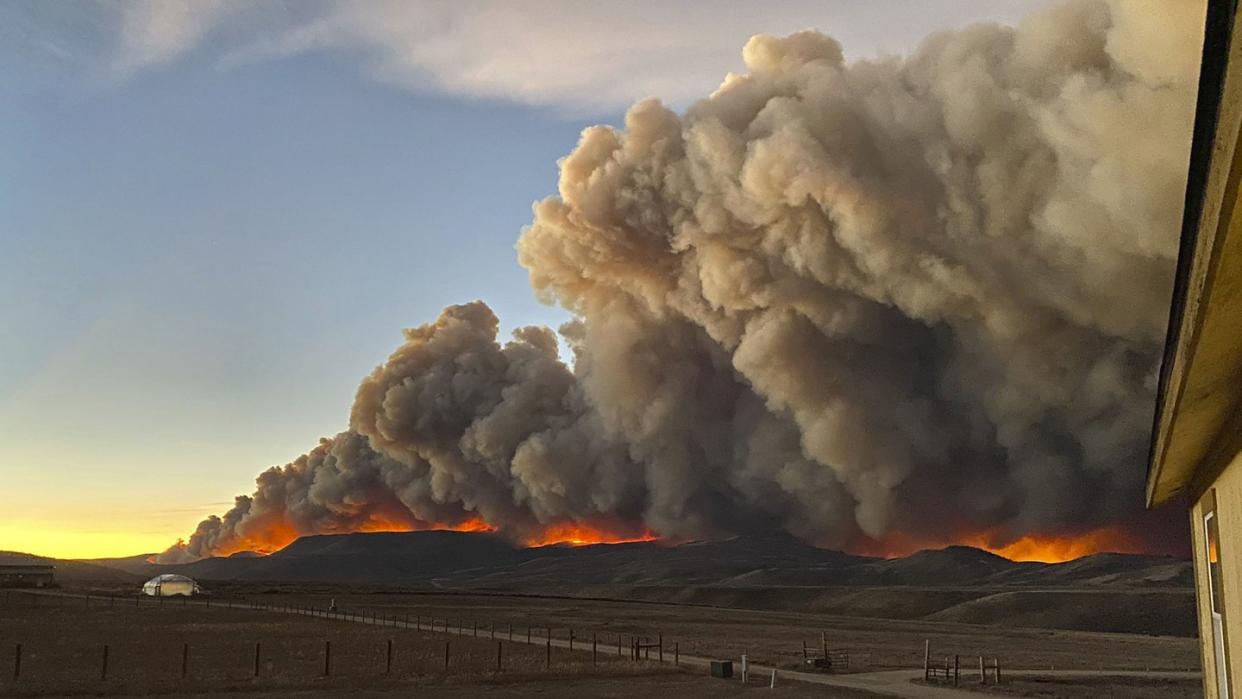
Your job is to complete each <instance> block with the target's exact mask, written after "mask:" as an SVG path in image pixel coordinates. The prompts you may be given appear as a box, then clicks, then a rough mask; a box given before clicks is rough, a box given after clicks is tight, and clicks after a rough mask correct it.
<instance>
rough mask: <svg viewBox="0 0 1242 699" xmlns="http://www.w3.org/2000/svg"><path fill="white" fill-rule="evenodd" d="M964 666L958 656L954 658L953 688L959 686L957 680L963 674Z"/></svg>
mask: <svg viewBox="0 0 1242 699" xmlns="http://www.w3.org/2000/svg"><path fill="white" fill-rule="evenodd" d="M961 670H962V666H961V664H960V663H959V661H958V656H956V655H955V656H953V686H954V687H956V686H957V678H958V677H959V675H960V674H961Z"/></svg>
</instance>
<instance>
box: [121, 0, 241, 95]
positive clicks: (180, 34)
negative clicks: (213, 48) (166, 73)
mask: <svg viewBox="0 0 1242 699" xmlns="http://www.w3.org/2000/svg"><path fill="white" fill-rule="evenodd" d="M118 7H119V10H120V27H119V31H118V42H117V49H116V55H115V56H114V57H113V59H112V61H111V68H112V70H113V72H114V73H116V74H119V75H122V76H124V75H129V74H131V73H133V72H135V71H137V70H140V69H142V68H145V67H148V66H152V65H156V64H160V63H167V62H169V61H172V60H174V59H176V58H178V57H180V56H181V55H182V54H184V53H186V52H187V51H190V50H192V49H194V48H195V47H196V46H198V45H199V44H200V43H201V42H202V40H203V38H204V37H205V36H207V35H208V34H209V33H210V32H211V31H212V30H213V29H214V28H215V27H216V26H218V25H219V24H220V23H221V22H222V21H224V20H225V19H226V18H227V17H228V15H229V14H230V13H235V12H237V11H238V10H240V9H242V8H243V6H242V5H241V4H240V3H238V2H235V1H233V0H128V1H127V2H125V3H122V4H121V5H119V6H118Z"/></svg>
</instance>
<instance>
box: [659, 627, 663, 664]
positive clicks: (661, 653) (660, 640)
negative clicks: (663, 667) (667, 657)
mask: <svg viewBox="0 0 1242 699" xmlns="http://www.w3.org/2000/svg"><path fill="white" fill-rule="evenodd" d="M658 638H659V642H660V646H659V659H660V662H664V632H663V631H661V632H660V635H659V637H658Z"/></svg>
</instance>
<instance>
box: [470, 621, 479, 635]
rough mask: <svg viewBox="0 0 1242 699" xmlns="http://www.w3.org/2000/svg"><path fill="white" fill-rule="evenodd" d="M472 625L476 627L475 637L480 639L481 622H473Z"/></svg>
mask: <svg viewBox="0 0 1242 699" xmlns="http://www.w3.org/2000/svg"><path fill="white" fill-rule="evenodd" d="M471 625H472V626H474V637H475V638H478V637H479V622H477V621H475V622H471Z"/></svg>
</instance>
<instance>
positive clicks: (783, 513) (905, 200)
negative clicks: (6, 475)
mask: <svg viewBox="0 0 1242 699" xmlns="http://www.w3.org/2000/svg"><path fill="white" fill-rule="evenodd" d="M1202 23H1203V8H1202V7H1200V6H1198V5H1197V4H1196V3H1193V2H1185V3H1181V2H1178V3H1165V2H1152V3H1140V2H1130V1H1127V2H1117V3H1108V2H1103V1H1097V0H1091V1H1083V2H1070V3H1067V4H1063V5H1059V6H1057V7H1055V8H1052V9H1051V10H1048V11H1045V12H1043V13H1041V14H1039V15H1036V16H1033V17H1031V18H1030V19H1028V20H1027V21H1026V22H1024V23H1023V24H1022V25H1021V26H1020V27H1018V28H1017V29H1016V30H1015V29H1011V28H1006V27H1001V26H993V25H982V26H974V27H969V28H967V29H964V30H962V31H957V32H951V33H944V34H937V35H934V36H932V37H930V38H928V39H927V40H926V42H925V43H924V44H923V45H922V46H921V47H920V48H919V49H918V51H917V52H915V53H914V54H913V55H911V56H909V57H905V58H897V57H892V58H885V59H881V60H876V61H859V62H856V63H852V64H847V63H845V62H844V61H843V59H842V52H841V48H840V46H839V45H838V44H837V43H836V42H835V41H834V40H832V39H831V38H829V37H827V36H824V35H823V34H819V33H815V32H802V33H798V34H795V35H792V36H789V37H786V38H774V37H770V36H756V37H754V38H752V39H751V40H750V41H749V42H748V43H747V45H746V47H745V50H744V53H743V55H744V58H745V61H746V65H747V68H748V71H749V72H748V73H747V74H745V75H730V76H728V77H727V78H726V79H725V82H724V84H723V85H722V86H721V87H720V89H719V90H717V91H716V92H715V93H714V94H713V95H711V96H710V97H708V98H707V99H704V100H702V101H700V102H699V103H697V104H695V105H694V106H692V107H691V108H690V109H689V110H688V111H687V112H686V113H685V114H683V115H678V114H676V113H674V112H672V111H670V110H668V109H666V108H665V107H663V106H661V104H660V103H658V102H656V101H645V102H641V103H639V104H637V105H635V106H634V107H633V108H632V109H630V111H629V113H628V114H627V115H626V122H625V128H624V129H621V130H617V129H612V128H607V127H595V128H591V129H588V130H586V131H585V132H584V133H583V135H582V139H581V142H580V143H579V144H578V147H577V148H576V149H575V150H574V152H573V153H572V154H570V156H569V157H568V158H566V159H565V160H564V161H563V162H562V164H561V177H560V186H559V189H560V195H559V196H558V197H553V198H549V199H546V200H544V201H542V202H540V203H538V204H537V205H536V206H535V218H534V222H533V223H532V224H531V226H530V227H529V228H527V229H526V230H525V231H524V232H523V234H522V237H521V239H520V241H519V243H518V251H519V260H520V262H521V264H522V265H523V266H525V267H526V268H527V269H528V270H529V272H530V277H531V281H532V284H533V286H534V288H535V290H536V293H538V294H539V296H540V297H541V298H543V299H546V300H548V301H551V302H556V303H560V304H561V305H563V306H564V307H565V308H567V309H568V310H569V311H571V312H572V313H573V314H574V316H575V317H576V318H577V320H575V321H574V322H573V323H570V324H569V325H567V326H565V327H563V328H562V329H561V334H562V336H563V338H564V340H565V341H567V342H568V343H569V346H570V348H571V349H572V352H573V355H574V357H575V361H574V363H573V366H572V368H569V367H567V366H566V365H565V364H563V363H562V362H561V361H560V360H559V359H558V355H557V337H556V335H555V334H554V333H553V332H552V331H550V330H548V329H546V328H523V329H521V330H519V331H517V332H516V333H515V337H514V339H513V340H512V341H510V342H508V343H506V344H500V343H499V342H498V341H497V337H496V336H497V326H498V322H497V319H496V317H495V316H494V315H493V314H492V313H491V311H490V310H489V309H488V308H487V307H486V306H485V305H483V304H482V303H480V302H475V303H472V304H466V305H463V306H454V307H451V308H449V309H447V310H445V311H444V313H443V314H442V315H441V317H440V318H439V320H437V321H436V322H435V323H434V324H431V325H425V326H421V327H419V328H416V329H414V330H409V331H407V332H406V342H405V344H404V345H402V346H401V347H400V348H399V349H398V350H397V351H396V352H395V353H394V354H393V355H392V356H391V357H390V358H389V360H388V362H387V363H385V364H384V365H383V366H381V367H379V368H377V369H376V370H375V372H374V373H373V374H372V375H371V376H370V377H368V378H366V379H365V380H364V381H363V383H362V386H361V387H360V388H359V390H358V396H357V399H356V401H355V403H354V406H353V410H352V414H351V420H350V431H347V432H344V433H342V434H340V435H337V436H336V437H334V438H333V439H331V440H325V441H324V442H323V443H322V444H321V445H320V446H319V447H318V448H316V449H315V450H314V451H312V452H311V453H309V454H308V455H306V456H303V457H301V458H299V459H298V460H297V461H294V462H293V463H291V464H289V465H287V466H284V467H281V468H274V469H272V470H269V471H267V472H266V473H264V474H263V475H262V476H260V478H259V486H258V490H257V492H256V493H255V494H254V495H253V496H251V497H243V498H239V499H238V502H237V506H236V507H235V508H234V509H233V510H231V511H230V512H228V513H227V514H226V515H224V517H223V518H211V519H208V520H207V521H205V522H203V523H202V524H201V525H200V526H199V529H198V531H197V532H195V534H194V535H193V536H192V537H191V538H190V540H189V541H188V542H187V544H185V545H184V546H180V547H176V548H174V549H170V551H169V552H168V553H167V554H166V558H167V559H169V560H173V559H179V558H182V557H186V556H189V557H197V556H202V555H207V554H210V553H213V552H222V551H230V550H236V549H238V548H242V547H244V544H247V543H250V544H252V543H254V542H256V541H260V542H261V541H264V540H266V539H265V538H264V537H268V538H269V539H270V538H280V535H279V534H277V535H272V534H271V532H272V531H277V532H282V531H283V532H289V531H292V532H295V533H310V532H325V531H345V530H352V529H359V528H366V527H367V526H373V525H375V523H377V522H398V523H403V524H405V525H408V526H412V527H416V526H424V525H427V524H430V523H442V524H455V523H461V522H464V521H469V520H472V519H476V518H480V517H481V518H482V519H483V520H486V521H487V522H488V523H490V524H492V525H494V526H496V527H498V528H499V529H500V530H501V531H502V532H504V533H507V534H509V535H511V536H513V537H514V538H517V539H523V538H526V537H528V536H530V535H531V533H533V532H538V531H539V530H540V529H541V528H542V527H545V526H547V525H548V524H555V523H565V522H587V523H597V524H598V523H604V524H605V525H606V526H607V528H609V529H610V530H614V531H619V532H623V533H624V532H628V533H634V532H639V531H642V530H644V529H650V530H651V531H653V532H656V533H658V534H660V535H664V536H672V537H691V536H710V535H718V534H725V533H730V532H738V531H754V530H777V529H783V530H787V531H790V532H793V533H795V534H797V535H799V536H802V537H806V538H808V539H810V540H813V541H815V542H817V543H821V544H827V545H846V546H848V545H851V544H855V543H857V542H859V541H865V540H866V538H867V537H872V538H879V537H883V536H885V535H886V534H888V533H891V532H893V531H896V532H914V533H917V535H918V536H919V537H921V538H924V539H935V538H937V537H941V538H951V537H952V536H954V535H955V533H958V532H963V531H973V532H977V531H990V532H997V531H1000V532H1005V533H1008V534H1009V535H1019V534H1022V533H1026V532H1031V531H1040V532H1064V531H1073V530H1079V529H1084V528H1088V527H1091V526H1096V525H1101V524H1107V523H1109V522H1113V521H1116V520H1118V519H1119V518H1124V517H1126V516H1127V515H1129V514H1131V513H1133V512H1134V511H1136V510H1138V509H1140V508H1141V496H1140V494H1141V490H1142V480H1143V476H1144V467H1143V464H1144V459H1145V449H1146V442H1147V438H1148V433H1149V429H1150V424H1151V416H1152V409H1153V400H1154V387H1155V375H1156V370H1157V364H1158V354H1159V348H1160V346H1161V343H1162V339H1163V332H1164V326H1165V321H1166V309H1167V306H1168V295H1169V290H1170V288H1171V282H1172V273H1173V258H1174V256H1175V249H1176V232H1177V230H1178V224H1179V219H1180V214H1181V197H1182V191H1183V189H1184V183H1185V171H1186V165H1187V161H1188V152H1189V141H1190V127H1191V122H1192V111H1193V102H1194V94H1195V93H1194V90H1195V79H1196V73H1197V65H1198V50H1199V46H1200V38H1199V37H1200V36H1201V33H1202ZM670 69H675V67H670ZM286 537H287V535H286Z"/></svg>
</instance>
